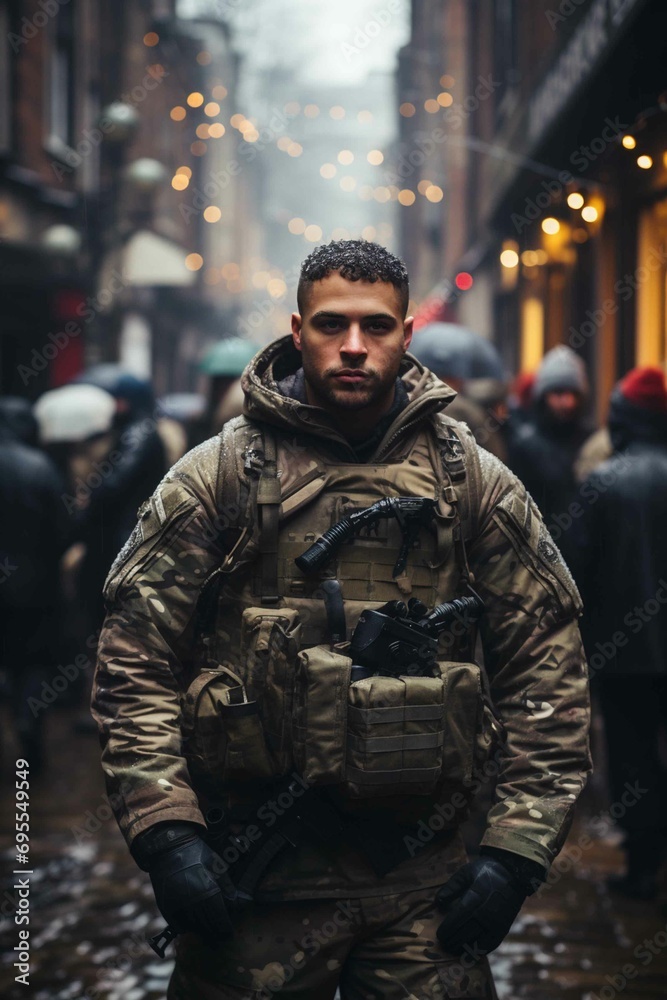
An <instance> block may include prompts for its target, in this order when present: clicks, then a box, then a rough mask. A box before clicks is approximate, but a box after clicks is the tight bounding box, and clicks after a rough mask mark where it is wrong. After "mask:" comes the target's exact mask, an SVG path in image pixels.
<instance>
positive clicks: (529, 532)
mask: <svg viewBox="0 0 667 1000" xmlns="http://www.w3.org/2000/svg"><path fill="white" fill-rule="evenodd" d="M290 340H291V338H284V339H283V340H281V341H277V342H276V343H274V344H272V345H270V346H269V347H268V348H266V349H265V350H264V351H263V352H261V353H260V354H259V355H257V356H256V358H255V359H254V360H253V361H252V362H251V364H250V365H249V367H248V369H246V373H245V376H244V389H245V392H246V414H247V417H248V418H250V419H251V420H252V419H253V418H254V419H257V420H260V421H263V422H264V423H269V424H271V425H272V426H273V427H274V428H276V429H277V432H278V437H279V438H280V435H281V434H282V435H285V436H290V435H292V436H293V435H294V433H295V432H296V433H303V432H305V433H306V434H307V439H306V440H307V445H306V455H307V451H308V448H311V449H313V451H316V450H317V441H318V440H320V439H323V440H325V441H328V442H336V444H337V446H339V447H340V448H341V449H343V451H344V449H345V448H346V442H345V440H344V439H343V438H342V437H341V436H340V434H339V432H338V431H337V430H336V429H335V425H334V422H333V421H332V420H331V418H329V417H328V416H327V414H326V413H325V412H324V411H322V410H320V409H318V408H316V407H312V406H308V405H305V404H302V403H299V402H297V401H296V400H292V399H287V398H285V397H284V396H282V395H281V394H280V392H279V391H278V387H277V378H278V377H279V376H278V375H277V374H276V371H275V370H274V369H275V367H276V364H277V362H278V361H280V365H281V366H282V367H283V371H281V373H280V377H283V376H284V374H285V372H284V363H285V357H286V356H288V357H289V356H290V349H289V342H290ZM294 363H296V364H298V362H294ZM401 376H402V378H403V381H404V384H405V385H406V388H407V389H408V404H407V406H406V407H405V408H404V409H403V410H402V411H401V412H400V413H399V414H398V415H397V417H396V418H395V420H394V423H393V424H392V426H391V428H390V429H389V431H388V432H387V434H385V436H384V439H383V441H382V442H381V443H380V444H379V446H378V450H377V452H376V455H375V456H373V461H376V460H378V461H379V460H380V459H383V460H384V461H386V462H391V455H392V453H393V452H392V446H394V445H395V443H396V442H397V441H398V442H400V440H401V435H402V434H404V433H407V429H408V428H411V429H413V430H414V427H415V426H416V425H419V424H420V422H424V421H429V420H432V419H433V415H434V414H435V413H438V412H439V411H441V410H443V409H444V408H446V406H447V404H448V403H449V402H450V401H451V400H452V399H453V397H454V393H453V392H452V390H451V389H449V387H448V386H446V385H444V384H443V383H441V382H440V381H439V380H438V379H437V378H435V377H434V376H433V375H431V373H429V372H428V371H427V370H425V369H423V368H422V367H421V365H419V363H418V362H416V361H415V360H414V359H413V358H411V357H410V356H409V355H408V356H407V357H406V359H405V360H404V363H403V366H402V370H401ZM241 419H243V418H241ZM388 442H389V443H390V447H389V448H388V447H387V443H388ZM347 447H348V451H349V446H347ZM475 447H477V446H476V445H475ZM237 457H238V456H234V455H231V454H225V447H224V438H223V437H222V436H218V437H215V438H211V439H210V440H209V441H206V442H205V443H204V444H202V445H200V446H199V447H198V448H195V449H194V450H193V451H191V452H189V453H188V454H187V455H185V456H184V458H183V459H181V460H180V461H179V462H178V463H177V464H176V465H175V466H174V467H173V468H172V470H171V471H170V472H169V473H168V475H167V476H166V477H165V479H164V480H163V482H162V483H161V484H160V486H159V487H158V489H157V491H156V493H155V494H154V496H153V498H152V501H151V504H150V505H144V507H143V508H142V509H140V519H139V522H138V525H137V528H136V529H135V532H134V533H133V536H132V537H131V538H130V540H129V542H128V544H127V545H126V546H125V548H124V550H122V551H121V552H120V553H119V556H118V558H117V560H116V562H115V563H114V566H113V567H112V570H111V572H110V574H109V577H108V579H107V583H106V587H105V599H106V602H107V608H108V613H107V617H106V620H105V623H104V627H103V630H102V633H101V637H100V643H99V653H98V664H97V670H96V675H95V683H94V691H93V702H92V707H93V715H94V717H95V719H96V721H97V724H98V726H99V730H100V737H101V743H102V766H103V770H104V773H105V776H106V780H107V788H108V791H109V795H110V801H111V802H112V804H113V805H114V808H115V813H116V818H117V820H118V823H119V825H120V828H121V830H122V832H123V834H124V835H125V837H126V839H127V841H128V844H131V842H132V840H133V839H134V837H135V836H136V835H137V834H138V833H140V832H141V831H143V830H146V829H148V828H149V827H151V826H153V825H154V824H156V823H159V822H164V821H174V820H187V821H190V822H193V823H196V824H199V825H202V826H204V825H205V824H204V818H203V815H202V811H201V807H200V800H199V798H198V795H197V791H196V789H194V788H193V783H192V781H191V778H190V774H189V771H188V767H187V763H186V760H185V758H184V756H183V754H182V742H181V741H182V736H181V704H182V696H183V692H184V690H185V688H186V687H187V685H188V683H189V682H190V680H191V679H192V676H193V674H196V672H197V670H198V667H199V665H200V660H201V657H202V656H204V655H205V652H206V651H205V650H202V648H201V646H200V645H198V638H199V635H198V633H199V621H200V617H199V616H200V613H201V600H200V598H201V596H202V593H203V591H204V588H205V586H206V583H207V581H208V580H210V579H211V577H212V576H213V575H214V574H219V573H220V572H223V573H224V572H226V571H227V570H229V568H230V567H232V566H233V565H234V562H235V560H237V559H238V558H239V557H240V555H242V553H243V551H244V548H246V547H247V545H248V535H249V529H248V528H247V527H245V528H241V527H239V526H238V524H237V523H235V518H234V513H235V512H234V511H221V510H220V509H219V497H220V489H219V477H220V476H221V475H222V473H223V470H225V469H229V468H232V467H235V466H234V463H235V462H236V460H237ZM479 458H480V466H481V491H480V493H481V495H480V498H479V510H478V511H477V516H476V518H475V520H474V528H473V530H472V532H471V537H470V538H469V540H468V543H467V554H468V561H469V564H470V568H471V570H472V573H473V574H474V580H475V586H476V589H477V591H478V592H479V594H480V595H481V597H482V598H483V600H484V603H485V607H486V611H485V614H484V616H483V618H482V621H481V623H480V633H481V639H482V644H483V649H484V662H485V668H486V671H487V673H488V676H489V678H490V681H491V692H492V697H493V703H494V706H495V711H496V713H497V715H498V716H499V718H500V719H501V721H502V723H503V725H504V730H505V734H506V742H505V744H504V747H503V750H502V753H501V754H500V755H499V756H497V758H496V759H495V760H494V761H490V762H489V765H488V768H489V770H487V771H486V773H487V774H494V775H497V791H496V799H495V803H494V804H493V806H492V807H491V809H490V812H489V814H488V819H487V828H486V832H485V834H484V837H483V844H485V845H488V846H493V847H498V848H503V849H505V850H509V851H513V852H515V853H516V854H519V855H522V856H523V857H525V858H528V859H530V860H531V861H534V862H537V863H539V864H541V865H542V866H544V868H546V869H548V867H549V865H550V863H551V862H552V860H553V859H554V857H555V856H556V854H557V853H558V851H559V850H560V848H561V847H562V844H563V841H564V838H565V836H566V834H567V831H568V829H569V826H570V823H571V820H572V814H573V809H574V805H575V802H576V800H577V797H578V795H579V793H580V791H581V789H582V787H583V785H584V783H585V780H586V776H587V773H588V771H589V770H590V755H589V747H588V731H589V695H588V680H587V671H586V663H585V658H584V653H583V650H582V645H581V640H580V636H579V629H578V625H577V618H578V616H579V615H580V613H581V603H580V599H579V595H578V593H577V590H576V587H575V585H574V583H573V581H572V578H571V576H570V574H569V572H568V570H567V568H566V566H565V564H564V563H563V561H562V559H561V557H560V555H559V553H558V550H557V549H556V546H555V545H554V543H553V541H552V540H551V538H550V536H549V535H548V532H547V530H546V528H545V526H544V523H543V521H542V518H541V516H540V514H539V512H538V510H537V508H536V506H535V504H534V503H533V501H532V500H531V498H530V497H529V496H528V494H527V493H526V491H525V489H524V487H523V486H522V485H521V483H520V482H519V481H518V480H517V479H516V478H515V477H514V476H513V475H512V473H510V472H509V470H508V469H507V468H506V467H505V466H504V465H503V464H502V463H501V462H500V461H499V460H498V459H497V458H495V457H494V456H492V455H490V454H489V453H488V452H485V451H484V450H483V449H481V448H480V449H479ZM347 461H349V462H353V461H354V458H353V457H349V458H348V459H347ZM280 462H281V453H279V457H278V464H279V465H280ZM279 471H280V470H279ZM285 472H286V474H287V475H289V470H285ZM236 513H238V511H237V512H236ZM145 524H147V525H148V530H144V529H143V528H142V525H145ZM129 559H132V560H133V565H134V566H135V570H134V571H133V573H132V574H131V577H130V579H129V580H128V578H127V575H124V572H123V568H124V566H126V565H127V563H128V560H129ZM232 579H233V578H232ZM397 596H399V595H397ZM448 596H449V595H447V594H443V595H442V598H441V599H442V600H445V599H447V598H448ZM494 769H495V770H494ZM479 777H480V779H483V775H480V776H479ZM459 818H462V817H457V821H458V819H459ZM415 843H416V841H415ZM419 847H420V850H419V852H418V853H416V854H415V856H414V857H412V858H411V859H409V860H408V861H406V862H404V863H403V864H401V865H400V866H399V867H398V868H397V869H396V870H395V871H394V872H391V873H390V874H389V875H388V876H385V877H384V878H383V879H378V878H377V876H375V875H374V874H373V873H372V871H371V869H370V868H369V866H368V865H367V864H365V862H364V860H363V859H362V858H361V856H360V855H358V854H357V853H356V852H355V851H354V850H352V849H350V850H346V849H344V848H341V850H340V851H332V850H331V849H329V848H325V847H319V846H309V847H308V848H307V849H302V850H301V851H300V854H299V856H298V857H296V858H292V859H291V860H289V861H288V862H287V863H285V864H284V865H282V866H281V865H278V870H277V872H276V873H274V874H272V875H269V876H267V878H266V880H265V883H264V886H263V889H264V890H265V892H264V896H265V898H267V899H268V898H306V897H308V896H313V897H314V896H318V895H320V896H322V895H327V896H341V895H350V894H352V895H354V894H355V893H356V894H357V895H371V894H378V893H386V892H387V891H388V888H387V887H388V885H391V891H400V889H402V888H405V889H410V888H414V887H415V886H416V885H420V884H421V885H437V884H439V883H440V882H441V881H442V878H441V873H440V869H439V866H438V846H437V843H429V844H427V846H426V847H425V848H424V849H421V844H420V845H419ZM272 894H273V895H272ZM260 898H261V897H260Z"/></svg>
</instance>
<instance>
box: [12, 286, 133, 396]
mask: <svg viewBox="0 0 667 1000" xmlns="http://www.w3.org/2000/svg"><path fill="white" fill-rule="evenodd" d="M127 283H128V279H127V278H126V277H125V275H123V274H121V272H120V271H118V270H116V269H114V270H113V271H112V272H111V275H110V280H109V283H108V284H107V285H105V287H104V288H100V290H99V292H98V293H97V294H96V295H89V296H88V297H87V298H86V299H85V300H84V301H83V302H80V303H79V305H78V306H77V307H76V314H77V316H79V317H80V318H81V319H82V320H83V322H84V323H91V322H92V321H93V320H94V319H95V318H96V317H97V315H98V313H99V312H101V311H102V310H103V309H107V308H108V307H109V306H110V305H111V303H112V302H113V300H114V297H115V296H116V295H118V294H119V293H120V292H121V291H122V290H123V289H124V288H125V287H126V285H127ZM82 330H83V328H82V326H81V325H80V324H79V323H76V322H75V321H74V320H68V321H67V323H65V326H64V328H63V329H62V330H58V331H56V332H55V333H53V332H50V333H48V334H47V337H46V340H47V342H46V343H45V344H44V345H43V346H42V347H40V348H37V347H33V348H32V351H31V359H32V364H29V365H23V364H21V365H18V367H17V372H18V374H19V375H20V377H21V381H22V382H23V384H24V385H27V384H28V382H29V381H30V379H31V378H36V376H37V375H39V373H40V372H43V371H44V370H45V368H46V367H47V366H48V363H49V361H53V360H54V358H56V357H57V355H58V354H60V352H61V351H64V350H65V348H66V347H67V346H68V344H69V343H70V341H71V340H73V339H74V338H75V337H79V336H81V333H82Z"/></svg>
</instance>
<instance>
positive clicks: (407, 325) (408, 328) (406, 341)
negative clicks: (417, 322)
mask: <svg viewBox="0 0 667 1000" xmlns="http://www.w3.org/2000/svg"><path fill="white" fill-rule="evenodd" d="M413 323H414V316H408V317H407V319H404V320H403V349H404V350H406V351H407V349H408V347H409V346H410V341H411V340H412V333H413V330H412V325H413Z"/></svg>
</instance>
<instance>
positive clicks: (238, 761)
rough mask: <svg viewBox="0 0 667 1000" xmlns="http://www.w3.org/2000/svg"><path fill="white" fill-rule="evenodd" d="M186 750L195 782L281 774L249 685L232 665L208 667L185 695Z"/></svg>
mask: <svg viewBox="0 0 667 1000" xmlns="http://www.w3.org/2000/svg"><path fill="white" fill-rule="evenodd" d="M181 719H182V734H183V753H184V755H185V757H186V760H187V762H188V768H189V770H190V774H191V776H192V778H193V780H198V781H200V782H202V783H203V785H204V786H206V785H207V784H214V785H217V784H218V783H219V782H235V781H246V780H265V779H268V778H271V777H273V776H274V775H275V774H276V766H275V762H274V760H273V759H272V757H271V754H270V753H269V750H268V747H267V745H266V740H265V737H264V730H263V726H262V721H261V718H260V714H259V704H258V702H257V701H255V700H249V699H248V695H247V691H246V687H245V685H244V684H243V682H242V681H241V678H240V677H238V676H237V674H235V673H234V672H233V671H232V670H230V669H229V668H228V667H225V666H220V667H218V668H215V669H206V670H203V671H202V672H201V673H200V674H198V675H197V677H196V678H195V679H194V681H193V682H192V684H191V685H190V687H189V688H188V690H187V691H186V693H185V697H184V701H183V707H182V712H181Z"/></svg>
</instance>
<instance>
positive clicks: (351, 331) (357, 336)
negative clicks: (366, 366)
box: [340, 323, 368, 358]
mask: <svg viewBox="0 0 667 1000" xmlns="http://www.w3.org/2000/svg"><path fill="white" fill-rule="evenodd" d="M340 353H341V355H348V356H352V357H357V358H358V357H365V355H366V354H367V353H368V351H367V349H366V341H365V338H364V335H363V332H362V329H361V326H360V324H359V323H350V325H349V327H348V328H347V331H346V333H345V337H344V339H343V342H342V344H341V346H340Z"/></svg>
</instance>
